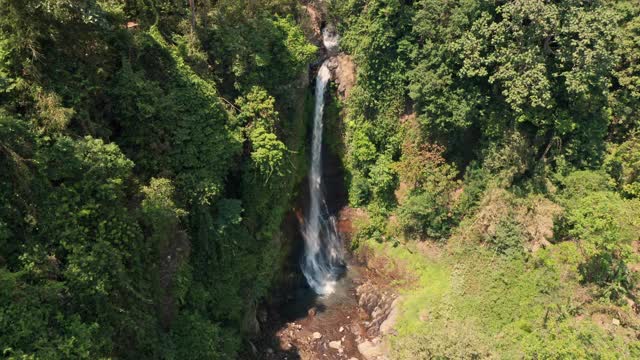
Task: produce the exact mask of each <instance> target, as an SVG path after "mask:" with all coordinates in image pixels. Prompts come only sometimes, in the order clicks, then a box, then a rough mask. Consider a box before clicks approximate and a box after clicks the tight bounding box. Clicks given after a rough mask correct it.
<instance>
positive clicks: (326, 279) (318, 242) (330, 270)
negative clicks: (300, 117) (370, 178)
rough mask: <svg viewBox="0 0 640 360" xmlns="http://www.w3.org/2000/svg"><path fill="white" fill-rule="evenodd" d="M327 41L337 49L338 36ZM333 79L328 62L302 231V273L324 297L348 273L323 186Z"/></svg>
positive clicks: (320, 82)
mask: <svg viewBox="0 0 640 360" xmlns="http://www.w3.org/2000/svg"><path fill="white" fill-rule="evenodd" d="M323 39H324V43H325V47H326V48H327V49H331V50H332V49H334V48H335V47H337V41H338V40H337V36H336V35H335V34H333V33H331V32H329V31H327V30H326V29H325V30H324V31H323ZM330 78H331V72H330V71H329V68H328V67H327V62H326V61H325V62H324V63H323V64H322V66H320V70H319V71H318V75H317V77H316V92H315V110H314V115H313V138H312V143H311V170H310V171H309V191H310V202H309V209H308V212H307V218H306V219H305V222H304V224H303V229H302V236H303V237H304V241H305V254H304V258H303V261H302V272H303V274H304V276H305V278H306V279H307V282H308V283H309V285H310V286H311V288H313V290H314V291H315V292H316V293H317V294H320V295H328V294H331V293H333V292H334V290H335V285H336V281H337V279H338V277H339V276H340V274H341V273H342V272H343V271H344V261H343V246H342V240H341V239H340V236H339V235H338V231H337V228H336V219H335V217H334V216H332V215H330V214H329V212H328V209H327V205H326V202H325V198H324V192H323V186H322V127H323V124H322V116H323V113H324V93H325V89H326V86H327V83H328V82H329V80H330Z"/></svg>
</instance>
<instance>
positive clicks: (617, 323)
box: [611, 319, 620, 326]
mask: <svg viewBox="0 0 640 360" xmlns="http://www.w3.org/2000/svg"><path fill="white" fill-rule="evenodd" d="M611 323H612V324H613V325H615V326H620V320H618V319H613V320H611Z"/></svg>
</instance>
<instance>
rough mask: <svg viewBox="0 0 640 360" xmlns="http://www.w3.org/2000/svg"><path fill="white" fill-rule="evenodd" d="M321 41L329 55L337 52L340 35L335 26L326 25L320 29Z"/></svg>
mask: <svg viewBox="0 0 640 360" xmlns="http://www.w3.org/2000/svg"><path fill="white" fill-rule="evenodd" d="M322 43H323V44H324V47H325V48H326V49H327V52H328V53H329V56H333V55H335V54H337V53H338V46H339V44H340V36H339V35H338V32H337V31H336V28H335V26H333V25H327V26H325V27H324V28H323V29H322Z"/></svg>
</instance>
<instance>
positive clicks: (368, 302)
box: [356, 282, 398, 337]
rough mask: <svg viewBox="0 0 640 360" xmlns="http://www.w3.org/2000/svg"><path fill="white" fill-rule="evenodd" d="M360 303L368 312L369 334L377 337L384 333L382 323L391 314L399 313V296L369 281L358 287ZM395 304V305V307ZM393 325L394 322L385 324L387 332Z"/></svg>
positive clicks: (367, 326)
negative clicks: (397, 299)
mask: <svg viewBox="0 0 640 360" xmlns="http://www.w3.org/2000/svg"><path fill="white" fill-rule="evenodd" d="M356 296H357V298H358V305H359V306H360V307H361V308H362V309H363V310H364V311H365V312H366V313H367V314H368V316H369V320H368V321H365V322H364V326H365V328H366V330H367V336H369V337H376V336H378V335H380V334H381V333H382V331H381V330H382V329H381V328H382V325H383V323H385V321H386V320H387V319H388V318H389V315H390V314H391V313H392V312H394V313H397V311H398V310H397V304H398V302H397V301H395V300H396V298H397V296H396V295H395V294H393V293H391V292H389V291H387V290H382V289H380V288H378V287H377V286H376V285H374V284H372V283H370V282H367V283H364V284H362V285H360V286H358V288H357V289H356ZM394 305H395V307H394ZM392 327H393V323H392V322H387V323H386V324H385V327H384V329H385V332H386V333H388V332H389V331H390V330H391V328H392Z"/></svg>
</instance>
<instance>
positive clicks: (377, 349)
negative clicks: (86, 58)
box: [358, 338, 384, 360]
mask: <svg viewBox="0 0 640 360" xmlns="http://www.w3.org/2000/svg"><path fill="white" fill-rule="evenodd" d="M358 351H359V352H360V354H362V356H364V358H365V359H367V360H374V359H377V358H378V357H380V356H382V355H383V354H384V352H383V350H382V345H381V344H379V339H377V338H376V339H374V340H373V341H365V342H363V343H361V344H358Z"/></svg>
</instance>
